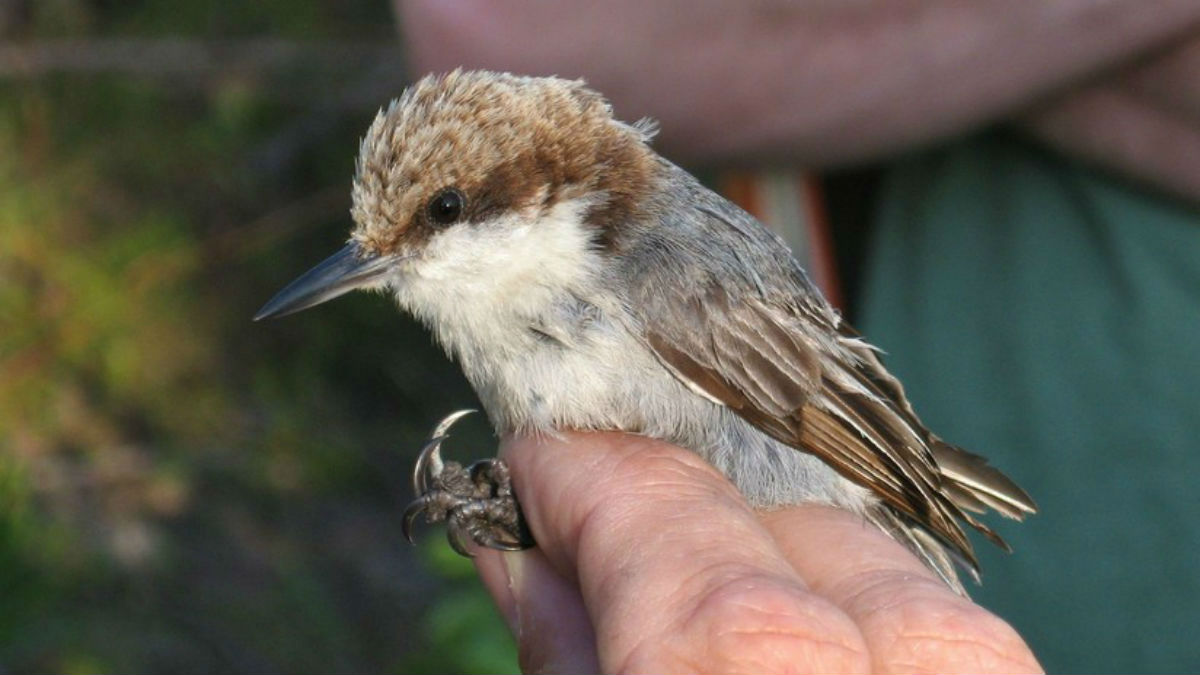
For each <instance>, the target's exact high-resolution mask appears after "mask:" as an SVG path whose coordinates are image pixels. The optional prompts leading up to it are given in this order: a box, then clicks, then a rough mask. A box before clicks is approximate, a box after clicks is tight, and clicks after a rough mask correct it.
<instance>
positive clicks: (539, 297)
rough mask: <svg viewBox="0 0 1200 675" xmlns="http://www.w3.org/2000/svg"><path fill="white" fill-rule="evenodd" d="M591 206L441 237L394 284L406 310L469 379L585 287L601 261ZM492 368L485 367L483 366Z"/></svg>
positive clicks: (564, 206) (467, 227) (568, 204)
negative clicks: (588, 219)
mask: <svg viewBox="0 0 1200 675" xmlns="http://www.w3.org/2000/svg"><path fill="white" fill-rule="evenodd" d="M591 203H592V202H591V201H590V200H588V199H575V200H569V201H564V202H560V203H559V204H557V205H555V206H554V207H553V208H552V209H550V210H549V211H547V212H545V213H542V214H540V215H539V214H535V213H527V212H518V213H512V214H508V215H506V216H503V217H500V218H497V219H495V220H491V221H486V222H482V223H474V224H470V223H464V224H460V225H454V226H452V227H449V228H447V229H445V230H443V231H441V232H438V233H437V234H435V235H434V236H433V237H432V238H431V239H430V240H429V242H428V244H427V245H426V248H425V250H424V251H423V252H422V254H421V255H420V256H419V257H418V258H416V259H414V260H413V261H412V262H411V263H410V265H411V266H410V268H409V270H408V273H407V274H406V275H405V276H404V278H403V279H401V280H399V281H398V282H397V283H396V284H395V294H396V300H397V302H398V303H399V304H400V306H401V307H403V308H404V309H406V310H408V311H409V312H412V313H413V314H414V315H415V316H417V317H418V318H419V319H421V320H422V321H424V322H425V323H426V324H427V325H429V326H430V328H432V329H433V331H434V334H435V335H436V336H437V338H438V340H439V341H440V342H441V343H442V345H443V346H444V347H445V348H446V349H447V350H448V351H449V352H450V353H451V354H452V355H453V356H455V357H456V358H458V359H459V360H460V361H461V363H462V365H463V368H464V370H465V371H467V373H468V376H470V375H471V372H470V371H471V369H472V368H473V367H476V366H477V365H480V363H479V362H480V359H481V358H484V355H483V354H482V353H481V352H482V351H483V350H484V347H486V352H487V358H496V357H501V358H502V357H503V356H504V355H505V352H506V351H508V350H513V349H520V348H522V345H523V344H524V341H526V340H528V339H529V338H530V335H529V330H528V327H529V326H530V325H536V324H537V323H539V322H540V319H541V318H543V317H545V316H547V314H552V313H554V312H555V311H556V308H557V307H558V306H559V305H561V304H562V303H564V302H567V301H568V300H569V299H570V297H571V296H572V294H575V293H580V292H582V291H583V289H584V288H586V287H587V284H586V283H585V282H586V281H587V280H589V279H592V278H593V277H594V275H595V274H596V271H597V269H598V268H599V257H598V254H597V253H596V251H595V250H594V244H593V243H592V239H591V237H590V236H589V233H588V231H587V226H585V225H584V223H583V212H584V210H585V209H586V208H587V207H588V206H589V205H590V204H591ZM485 367H486V366H485Z"/></svg>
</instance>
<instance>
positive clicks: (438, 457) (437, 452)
mask: <svg viewBox="0 0 1200 675" xmlns="http://www.w3.org/2000/svg"><path fill="white" fill-rule="evenodd" d="M444 440H446V435H445V434H438V435H436V436H434V437H433V438H431V439H429V440H428V441H426V442H425V445H424V447H422V448H421V453H420V454H418V455H417V463H416V465H415V466H413V494H415V495H417V496H418V497H420V496H421V495H423V494H425V493H426V492H429V479H430V478H431V477H433V476H436V475H438V474H439V473H441V472H442V469H443V468H444V467H445V464H444V463H443V462H442V441H444Z"/></svg>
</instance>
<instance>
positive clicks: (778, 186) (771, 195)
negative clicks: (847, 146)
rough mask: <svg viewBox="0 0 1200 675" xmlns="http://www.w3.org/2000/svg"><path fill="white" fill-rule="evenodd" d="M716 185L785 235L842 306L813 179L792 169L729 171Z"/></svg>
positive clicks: (825, 219) (826, 224) (825, 220)
mask: <svg viewBox="0 0 1200 675" xmlns="http://www.w3.org/2000/svg"><path fill="white" fill-rule="evenodd" d="M717 187H718V189H719V190H720V191H721V193H722V194H724V195H725V197H726V198H728V199H729V200H730V201H732V202H733V203H735V204H737V205H738V206H740V207H742V208H743V209H746V210H747V211H749V212H750V213H751V214H753V215H754V217H755V218H758V219H759V220H761V221H762V222H763V223H764V224H765V225H766V226H767V227H770V228H771V229H772V230H774V231H775V232H777V233H778V234H779V236H781V237H783V240H784V241H786V242H787V244H788V246H790V247H791V249H792V254H793V255H795V256H796V260H799V261H800V265H801V266H802V267H804V269H805V270H806V271H807V272H808V275H809V277H810V278H812V280H813V283H815V284H816V285H817V286H818V287H819V288H820V289H821V292H822V293H824V294H825V297H826V298H828V299H829V302H830V303H832V304H833V306H835V307H838V308H841V307H842V298H843V296H842V287H841V283H840V281H839V279H838V274H837V263H836V259H835V258H834V255H833V240H832V237H831V236H830V233H829V217H828V213H827V212H826V210H825V200H824V198H823V196H822V194H821V184H820V181H819V180H818V179H817V177H816V176H815V175H813V174H811V173H805V172H802V171H795V170H790V169H754V170H737V171H726V172H724V173H723V174H722V175H721V176H720V177H719V179H718V183H717Z"/></svg>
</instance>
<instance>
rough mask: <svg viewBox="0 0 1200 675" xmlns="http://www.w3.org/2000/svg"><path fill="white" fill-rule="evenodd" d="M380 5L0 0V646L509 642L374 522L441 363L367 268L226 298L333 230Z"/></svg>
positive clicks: (46, 663) (448, 656)
mask: <svg viewBox="0 0 1200 675" xmlns="http://www.w3.org/2000/svg"><path fill="white" fill-rule="evenodd" d="M396 35H397V30H396V25H395V21H394V19H393V16H392V13H391V9H390V7H389V6H388V5H387V4H386V3H384V2H379V1H377V0H352V1H347V0H269V1H267V2H231V1H196V2H167V1H164V0H144V1H141V0H139V1H132V2H126V1H122V2H113V1H111V0H38V1H36V2H32V1H25V0H3V1H0V40H2V42H0V672H63V673H84V672H130V673H134V672H255V673H276V672H279V673H284V672H286V673H297V672H323V673H332V672H458V671H462V672H496V671H501V670H509V671H513V670H515V669H516V666H515V660H514V657H513V655H512V654H513V647H512V645H511V640H510V639H509V638H508V636H507V633H506V631H505V630H504V629H503V627H502V626H501V624H500V622H499V620H498V619H497V617H496V615H495V613H494V611H493V610H492V608H491V605H490V602H488V601H487V600H486V599H485V598H484V596H483V595H482V591H480V590H479V588H478V586H477V582H476V581H475V578H474V574H473V572H472V570H471V568H470V565H469V564H467V563H466V562H465V561H460V560H458V559H456V557H455V556H453V555H446V554H445V553H446V550H447V549H446V548H445V546H444V544H443V540H442V537H441V536H430V537H428V541H426V542H423V543H422V545H421V546H420V547H419V548H413V547H411V546H409V545H408V543H407V542H406V541H405V540H404V539H403V537H402V536H401V535H400V532H399V527H398V525H399V521H398V518H397V514H398V513H399V511H400V509H402V508H403V506H404V504H405V503H406V501H407V500H408V499H409V498H410V495H409V491H410V487H409V485H408V473H409V469H410V467H411V460H412V458H413V456H414V454H415V451H416V449H418V448H419V446H420V444H421V441H422V439H423V437H424V436H425V435H426V434H427V433H428V431H429V429H428V427H429V426H431V425H432V424H433V423H434V422H436V420H438V419H439V418H440V417H441V416H443V415H444V414H446V413H447V412H449V411H451V410H454V409H456V408H460V407H466V406H469V405H473V404H474V403H475V399H474V397H473V394H472V393H471V392H470V390H469V388H468V387H467V386H466V385H465V383H464V382H463V381H462V380H461V376H460V375H459V373H458V371H457V369H456V368H454V367H453V366H451V365H450V364H448V363H447V362H446V361H445V359H444V358H443V356H442V355H441V352H440V350H438V349H436V348H434V347H433V345H432V344H431V342H430V339H429V337H428V335H427V334H426V333H425V332H424V331H422V330H420V329H419V328H418V327H417V326H416V325H414V324H413V322H412V321H410V320H409V319H407V318H404V317H402V316H401V315H399V313H397V312H395V311H393V310H392V308H391V306H390V303H389V302H388V301H386V300H384V299H383V298H380V297H365V296H364V297H360V298H357V299H356V300H354V301H352V302H342V303H335V304H333V305H330V306H329V307H328V308H322V309H321V310H320V313H319V314H317V313H314V314H313V315H312V316H311V317H310V318H306V319H305V320H299V321H280V322H271V323H269V324H254V323H251V321H250V317H251V316H252V315H253V314H254V312H255V310H256V309H257V308H258V307H259V306H261V304H262V303H263V302H264V301H265V300H266V299H267V298H269V297H270V295H271V294H272V293H273V292H274V291H276V290H278V288H279V287H281V286H282V285H283V284H285V283H286V282H287V281H289V280H290V279H291V278H292V277H294V276H296V275H297V274H299V273H300V272H302V271H304V270H305V269H307V268H308V267H309V266H310V265H311V264H313V263H315V262H318V261H320V260H321V259H322V258H324V257H325V255H327V254H328V253H329V252H331V251H334V250H336V249H337V248H338V247H339V246H340V245H341V244H342V243H343V242H344V239H345V236H346V234H347V232H348V230H349V226H350V220H349V216H348V210H349V206H350V201H349V200H350V190H349V188H350V178H351V175H352V171H353V162H354V156H355V152H356V150H357V140H358V138H359V136H360V135H361V134H362V133H363V131H364V130H365V129H366V127H367V125H368V124H369V123H370V120H371V119H372V117H373V116H374V113H375V111H376V109H377V108H378V106H379V105H381V104H383V103H385V102H386V101H387V100H389V99H390V98H391V97H393V96H395V95H397V94H398V93H399V92H400V91H401V90H402V88H403V86H404V84H405V81H406V80H405V78H406V75H405V69H404V63H403V60H402V54H401V51H400V46H399V43H398V39H397V37H396ZM485 427H486V424H485V423H484V422H482V421H480V420H474V421H470V420H468V421H467V422H465V423H464V424H463V425H462V431H461V432H459V434H457V436H458V437H457V438H456V441H457V448H451V447H448V448H447V450H448V452H450V453H452V454H453V453H454V452H455V450H456V449H457V450H459V451H461V452H463V453H464V456H465V457H471V456H475V455H480V454H490V453H491V452H492V448H493V446H494V443H495V440H494V439H493V438H492V437H491V435H490V431H489V430H488V429H487V428H485ZM431 570H436V571H437V573H436V574H434V573H432V572H431Z"/></svg>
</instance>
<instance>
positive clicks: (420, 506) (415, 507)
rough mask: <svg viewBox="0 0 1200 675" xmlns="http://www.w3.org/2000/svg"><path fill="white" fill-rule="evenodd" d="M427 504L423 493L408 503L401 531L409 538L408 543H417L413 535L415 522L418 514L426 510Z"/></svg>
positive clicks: (401, 522) (401, 523)
mask: <svg viewBox="0 0 1200 675" xmlns="http://www.w3.org/2000/svg"><path fill="white" fill-rule="evenodd" d="M426 506H427V504H426V502H425V497H424V495H422V496H420V497H417V498H416V499H414V500H412V503H410V504H409V505H408V508H406V509H404V519H403V520H402V521H400V532H401V533H403V534H404V538H405V539H407V540H408V543H410V544H415V543H417V542H416V540H415V539H413V535H412V531H413V522H414V521H416V519H417V516H419V515H421V514H422V513H424V512H425V507H426Z"/></svg>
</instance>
